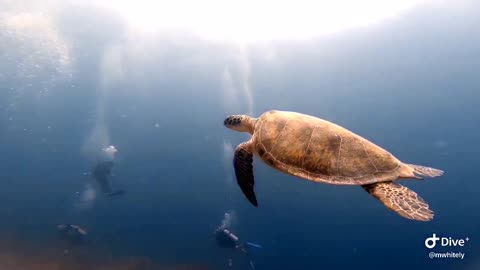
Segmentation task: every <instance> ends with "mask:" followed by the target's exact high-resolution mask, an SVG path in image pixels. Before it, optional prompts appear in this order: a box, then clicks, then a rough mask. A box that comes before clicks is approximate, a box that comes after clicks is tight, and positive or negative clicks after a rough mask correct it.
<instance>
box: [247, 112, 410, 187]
mask: <svg viewBox="0 0 480 270" xmlns="http://www.w3.org/2000/svg"><path fill="white" fill-rule="evenodd" d="M255 133H256V134H255V136H256V140H255V141H256V143H255V149H256V151H257V153H258V154H259V156H260V157H261V158H262V159H263V160H264V161H265V162H266V163H267V164H269V165H270V166H273V167H276V168H278V169H280V170H282V171H285V172H287V173H290V174H293V175H297V176H300V177H305V178H312V177H313V178H315V177H319V178H321V179H325V180H326V181H325V182H335V181H350V182H352V183H357V182H358V184H363V183H370V182H377V179H375V178H376V177H379V179H378V181H381V180H382V181H383V180H385V179H387V178H390V175H389V174H392V173H393V174H394V173H395V170H396V169H398V168H399V166H400V164H401V162H400V161H398V160H397V159H396V158H395V157H393V156H392V155H391V154H390V153H388V152H387V151H385V150H384V149H382V148H380V147H378V146H377V145H375V144H373V143H371V142H369V141H368V140H366V139H364V138H362V137H360V136H358V135H356V134H354V133H352V132H350V131H348V130H346V129H344V128H342V127H340V126H338V125H336V124H333V123H331V122H328V121H325V120H322V119H319V118H316V117H313V116H309V115H304V114H300V113H294V112H281V111H270V112H266V113H264V114H263V115H262V116H261V117H260V118H259V121H258V122H257V125H256V127H255ZM394 176H396V175H394ZM392 177H393V176H392ZM321 179H320V180H319V181H321ZM310 180H315V179H310Z"/></svg>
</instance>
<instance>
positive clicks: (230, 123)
mask: <svg viewBox="0 0 480 270" xmlns="http://www.w3.org/2000/svg"><path fill="white" fill-rule="evenodd" d="M255 120H256V119H255V118H252V117H250V116H248V115H239V114H237V115H230V116H229V117H227V118H225V120H224V121H223V125H224V126H226V127H227V128H229V129H233V130H235V131H238V132H248V133H250V134H253V130H254V127H255Z"/></svg>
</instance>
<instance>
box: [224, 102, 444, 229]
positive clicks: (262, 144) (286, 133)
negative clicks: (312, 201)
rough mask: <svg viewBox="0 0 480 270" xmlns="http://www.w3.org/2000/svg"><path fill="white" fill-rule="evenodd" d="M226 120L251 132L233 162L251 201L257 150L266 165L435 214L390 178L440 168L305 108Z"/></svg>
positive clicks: (404, 209)
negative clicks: (412, 160) (404, 158)
mask: <svg viewBox="0 0 480 270" xmlns="http://www.w3.org/2000/svg"><path fill="white" fill-rule="evenodd" d="M224 125H225V126H226V127H228V128H230V129H233V130H235V131H239V132H248V133H250V134H252V137H251V139H250V140H249V141H247V142H243V143H241V144H239V145H238V146H237V147H236V149H235V155H234V159H233V165H234V169H235V175H236V178H237V183H238V185H239V186H240V188H241V190H242V191H243V194H244V195H245V196H246V197H247V199H248V200H249V201H250V203H252V204H253V205H254V206H258V204H257V199H256V196H255V191H254V176H253V155H254V154H255V155H256V156H257V157H259V158H260V159H261V160H263V161H264V162H265V163H266V164H268V165H269V166H270V167H273V168H275V169H277V170H279V171H282V172H284V173H287V174H290V175H294V176H297V177H300V178H303V179H306V180H310V181H314V182H320V183H327V184H335V185H360V186H361V187H362V188H363V189H365V190H366V191H367V192H368V193H370V194H371V195H372V196H373V197H375V198H377V199H378V200H380V201H381V202H382V203H383V204H384V205H385V206H386V207H387V208H388V209H390V210H393V211H395V212H396V213H398V214H399V215H401V216H403V217H405V218H408V219H414V220H420V221H428V220H431V219H432V218H433V211H431V210H430V209H429V206H428V204H427V203H426V202H425V201H424V200H423V199H422V198H421V197H420V196H418V195H417V193H415V192H413V191H412V190H410V189H408V188H407V187H404V186H402V185H400V184H398V183H396V182H394V181H395V180H398V179H402V178H413V179H423V177H435V176H440V175H442V174H443V171H441V170H437V169H433V168H429V167H423V166H419V165H412V164H406V163H403V162H401V161H400V160H398V159H397V158H395V157H394V156H393V155H392V154H390V153H389V152H387V151H386V150H384V149H382V148H381V147H379V146H377V145H375V144H374V143H372V142H370V141H368V140H366V139H364V138H362V137H360V136H359V135H357V134H355V133H353V132H351V131H349V130H347V129H345V128H343V127H341V126H339V125H336V124H334V123H331V122H329V121H326V120H322V119H319V118H317V117H314V116H310V115H306V114H301V113H296V112H286V111H275V110H272V111H268V112H265V113H263V114H262V115H261V116H260V117H259V118H253V117H249V116H247V115H232V116H229V117H227V118H226V119H225V121H224Z"/></svg>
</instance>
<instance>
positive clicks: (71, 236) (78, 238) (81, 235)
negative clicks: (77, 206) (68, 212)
mask: <svg viewBox="0 0 480 270" xmlns="http://www.w3.org/2000/svg"><path fill="white" fill-rule="evenodd" d="M57 230H58V232H59V234H60V238H61V239H62V240H63V241H64V249H63V254H64V255H67V254H69V253H70V249H72V248H73V247H76V246H80V245H82V244H83V243H84V242H85V237H86V236H87V235H88V232H87V230H85V229H84V228H82V227H80V226H78V225H74V224H60V225H58V226H57Z"/></svg>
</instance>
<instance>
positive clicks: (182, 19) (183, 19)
mask: <svg viewBox="0 0 480 270" xmlns="http://www.w3.org/2000/svg"><path fill="white" fill-rule="evenodd" d="M426 1H428V0H363V1H357V0H336V1H331V0H316V1H312V0H295V1H293V0H284V1H278V0H263V1H254V0H241V1H240V0H229V1H225V0H203V1H195V0H176V1H166V0H158V1H149V0H98V1H92V2H91V3H93V4H95V5H101V6H103V7H107V8H108V9H111V10H114V11H115V12H118V13H119V14H121V15H122V16H124V17H125V18H126V19H127V21H128V22H129V23H130V24H131V25H132V26H133V27H134V28H135V29H136V30H142V31H146V32H149V31H177V30H181V31H187V32H192V33H194V34H196V35H199V36H201V37H203V38H206V39H210V40H223V41H233V42H239V43H243V44H245V43H252V42H259V41H260V42H262V41H271V40H291V39H297V40H298V39H308V38H312V37H316V36H321V35H325V34H331V33H335V32H339V31H343V30H347V29H350V28H354V27H361V26H366V25H370V24H374V23H377V22H380V21H382V20H384V19H386V18H390V17H393V16H396V15H398V14H400V13H402V12H404V11H405V10H407V9H410V8H412V7H414V6H416V5H418V4H420V3H423V2H426ZM82 2H84V1H82Z"/></svg>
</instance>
